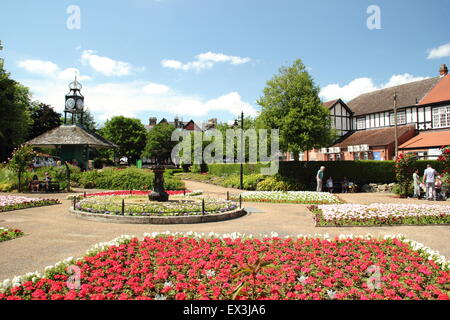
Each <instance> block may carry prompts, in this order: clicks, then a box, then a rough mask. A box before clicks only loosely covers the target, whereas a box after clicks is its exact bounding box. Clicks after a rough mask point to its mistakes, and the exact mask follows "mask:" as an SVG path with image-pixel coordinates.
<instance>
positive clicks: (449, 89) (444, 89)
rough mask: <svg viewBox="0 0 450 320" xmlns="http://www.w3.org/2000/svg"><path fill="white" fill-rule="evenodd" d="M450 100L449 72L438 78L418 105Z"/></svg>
mask: <svg viewBox="0 0 450 320" xmlns="http://www.w3.org/2000/svg"><path fill="white" fill-rule="evenodd" d="M443 101H450V74H447V75H446V76H444V77H443V78H441V79H440V81H439V82H438V84H436V86H435V87H434V88H433V89H431V91H430V92H428V94H427V95H426V96H425V97H424V98H423V99H422V101H420V103H419V105H425V104H433V103H439V102H443Z"/></svg>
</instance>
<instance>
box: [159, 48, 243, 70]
mask: <svg viewBox="0 0 450 320" xmlns="http://www.w3.org/2000/svg"><path fill="white" fill-rule="evenodd" d="M250 61H251V59H250V58H242V57H238V56H229V55H225V54H223V53H214V52H211V51H209V52H205V53H201V54H199V55H197V56H195V60H194V61H191V62H187V63H182V62H181V61H178V60H169V59H164V60H162V61H161V65H162V66H163V67H164V68H169V69H175V70H184V71H189V70H195V71H200V70H204V69H211V68H212V67H214V65H215V64H216V63H230V64H232V65H240V64H245V63H248V62H250Z"/></svg>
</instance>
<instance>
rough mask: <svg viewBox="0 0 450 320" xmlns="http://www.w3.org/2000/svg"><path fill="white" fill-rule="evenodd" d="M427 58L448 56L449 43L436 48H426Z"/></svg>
mask: <svg viewBox="0 0 450 320" xmlns="http://www.w3.org/2000/svg"><path fill="white" fill-rule="evenodd" d="M427 52H428V57H427V59H439V58H444V57H450V43H447V44H443V45H442V46H439V47H437V48H433V49H429V50H427Z"/></svg>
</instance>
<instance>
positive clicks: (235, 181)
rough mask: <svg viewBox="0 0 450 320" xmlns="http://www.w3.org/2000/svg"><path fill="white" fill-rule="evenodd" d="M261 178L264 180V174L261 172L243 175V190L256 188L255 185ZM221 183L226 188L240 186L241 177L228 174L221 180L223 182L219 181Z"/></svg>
mask: <svg viewBox="0 0 450 320" xmlns="http://www.w3.org/2000/svg"><path fill="white" fill-rule="evenodd" d="M262 180H264V176H263V175H261V174H250V175H246V176H244V178H243V181H242V182H243V187H244V190H256V186H257V185H258V183H259V182H260V181H262ZM221 185H223V186H224V187H227V188H240V186H241V178H240V176H239V175H232V176H229V177H227V178H226V179H225V180H224V181H223V183H221Z"/></svg>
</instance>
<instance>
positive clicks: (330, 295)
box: [327, 290, 337, 300]
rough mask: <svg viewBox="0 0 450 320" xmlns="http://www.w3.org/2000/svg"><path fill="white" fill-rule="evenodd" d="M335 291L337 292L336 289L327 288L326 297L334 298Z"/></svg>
mask: <svg viewBox="0 0 450 320" xmlns="http://www.w3.org/2000/svg"><path fill="white" fill-rule="evenodd" d="M336 293H337V292H336V291H333V290H328V291H327V295H328V298H330V299H331V300H333V299H336Z"/></svg>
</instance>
